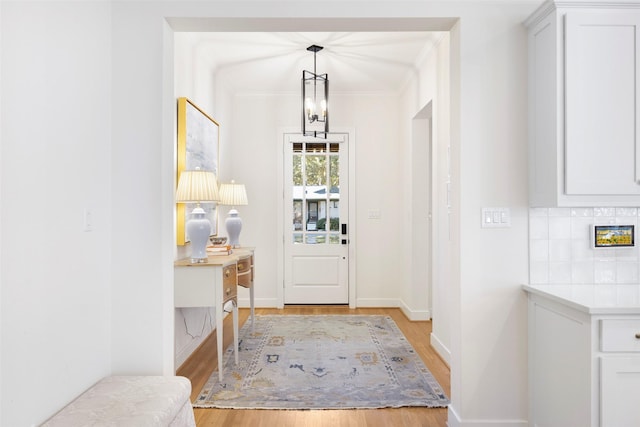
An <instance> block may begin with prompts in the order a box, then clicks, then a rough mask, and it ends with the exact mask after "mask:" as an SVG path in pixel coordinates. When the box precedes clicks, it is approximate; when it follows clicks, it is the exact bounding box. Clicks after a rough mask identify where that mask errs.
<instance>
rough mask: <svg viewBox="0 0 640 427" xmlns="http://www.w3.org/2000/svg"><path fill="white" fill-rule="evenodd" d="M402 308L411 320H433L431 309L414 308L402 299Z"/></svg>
mask: <svg viewBox="0 0 640 427" xmlns="http://www.w3.org/2000/svg"><path fill="white" fill-rule="evenodd" d="M400 310H402V312H403V313H404V315H405V316H407V319H409V320H411V321H425V320H431V311H429V310H412V309H411V308H410V307H409V306H408V305H407V304H406V303H405V302H404V301H400Z"/></svg>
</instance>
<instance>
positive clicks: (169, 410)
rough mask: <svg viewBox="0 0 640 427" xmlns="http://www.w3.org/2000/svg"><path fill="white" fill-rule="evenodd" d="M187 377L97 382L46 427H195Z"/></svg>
mask: <svg viewBox="0 0 640 427" xmlns="http://www.w3.org/2000/svg"><path fill="white" fill-rule="evenodd" d="M190 398H191V382H190V381H189V380H188V379H186V378H184V377H162V376H113V377H106V378H103V379H102V380H100V381H98V383H96V384H95V385H93V386H92V387H91V388H89V389H88V390H87V391H85V392H84V393H83V394H81V395H80V396H79V397H78V398H77V399H75V400H74V401H73V402H71V403H69V404H68V405H67V406H65V407H64V408H62V409H61V410H60V411H59V412H58V413H57V414H55V415H54V416H53V417H51V418H50V419H49V420H47V421H46V422H45V423H44V424H43V427H70V426H73V427H76V426H77V427H79V426H117V427H125V426H127V427H143V426H144V427H146V426H149V427H151V426H153V427H156V426H162V427H165V426H171V427H195V425H196V423H195V419H194V416H193V408H192V406H191V401H190Z"/></svg>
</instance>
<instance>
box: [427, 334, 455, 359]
mask: <svg viewBox="0 0 640 427" xmlns="http://www.w3.org/2000/svg"><path fill="white" fill-rule="evenodd" d="M429 339H430V341H431V347H433V349H434V350H435V351H436V353H438V356H440V358H441V359H442V360H443V361H444V363H446V364H447V366H449V367H451V350H449V349H448V348H447V346H445V345H444V344H442V341H440V340H439V339H438V337H437V336H436V335H435V334H434V333H433V332H431V335H430V337H429Z"/></svg>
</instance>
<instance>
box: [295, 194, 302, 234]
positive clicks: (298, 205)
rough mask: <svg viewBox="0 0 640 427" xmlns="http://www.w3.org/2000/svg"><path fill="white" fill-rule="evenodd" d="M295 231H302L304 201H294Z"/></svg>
mask: <svg viewBox="0 0 640 427" xmlns="http://www.w3.org/2000/svg"><path fill="white" fill-rule="evenodd" d="M293 230H294V231H300V230H302V200H295V196H294V200H293Z"/></svg>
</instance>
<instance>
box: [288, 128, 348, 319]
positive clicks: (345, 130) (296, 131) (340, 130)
mask: <svg viewBox="0 0 640 427" xmlns="http://www.w3.org/2000/svg"><path fill="white" fill-rule="evenodd" d="M330 133H342V134H347V136H348V138H349V139H348V141H349V142H348V144H349V149H348V150H347V153H348V156H349V162H348V166H349V203H348V204H347V207H348V209H349V213H348V215H347V217H348V221H349V222H348V224H349V233H348V236H349V245H348V246H349V249H348V253H349V263H348V264H349V266H348V270H349V272H348V275H349V308H356V295H357V292H356V288H357V282H356V268H355V266H356V253H357V251H356V242H357V239H356V229H357V227H356V203H355V199H356V198H355V191H354V190H355V182H356V173H355V172H356V162H355V146H356V144H355V130H354V129H353V128H337V129H335V130H334V131H333V132H330ZM287 134H298V135H302V133H301V132H300V129H299V128H288V127H287V128H279V129H278V135H277V141H278V142H277V151H278V155H277V168H278V171H277V172H278V173H277V175H278V183H277V185H276V198H277V200H278V204H277V217H278V221H277V222H278V224H277V236H278V244H277V252H278V254H277V261H278V266H277V275H276V277H277V281H278V286H277V291H278V292H277V308H284V264H285V259H284V239H285V232H284V203H285V200H284V155H285V150H284V141H285V137H286V135H287Z"/></svg>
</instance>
